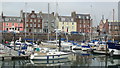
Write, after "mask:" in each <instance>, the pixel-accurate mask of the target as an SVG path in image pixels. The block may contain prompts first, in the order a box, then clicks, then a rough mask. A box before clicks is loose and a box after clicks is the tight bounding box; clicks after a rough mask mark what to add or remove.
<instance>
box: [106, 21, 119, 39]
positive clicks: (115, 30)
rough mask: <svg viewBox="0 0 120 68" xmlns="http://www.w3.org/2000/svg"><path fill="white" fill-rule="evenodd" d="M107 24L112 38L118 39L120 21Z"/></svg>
mask: <svg viewBox="0 0 120 68" xmlns="http://www.w3.org/2000/svg"><path fill="white" fill-rule="evenodd" d="M108 24H109V35H110V36H111V37H112V39H113V40H120V39H119V36H120V22H108Z"/></svg>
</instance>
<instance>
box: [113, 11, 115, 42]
mask: <svg viewBox="0 0 120 68" xmlns="http://www.w3.org/2000/svg"><path fill="white" fill-rule="evenodd" d="M114 13H115V11H114V9H113V23H114ZM114 35H115V34H114ZM114 35H113V41H114V39H115V37H114Z"/></svg>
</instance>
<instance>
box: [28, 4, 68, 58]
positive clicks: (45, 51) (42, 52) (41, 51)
mask: <svg viewBox="0 0 120 68" xmlns="http://www.w3.org/2000/svg"><path fill="white" fill-rule="evenodd" d="M48 21H49V3H48ZM48 24H49V23H48ZM48 28H49V27H48ZM48 31H49V29H48ZM48 40H49V32H48ZM59 42H60V41H59ZM69 54H70V53H65V52H61V51H58V49H53V50H50V49H49V48H39V47H38V48H35V51H34V52H33V53H32V54H31V55H30V59H32V60H38V59H39V60H54V59H65V58H68V56H69Z"/></svg>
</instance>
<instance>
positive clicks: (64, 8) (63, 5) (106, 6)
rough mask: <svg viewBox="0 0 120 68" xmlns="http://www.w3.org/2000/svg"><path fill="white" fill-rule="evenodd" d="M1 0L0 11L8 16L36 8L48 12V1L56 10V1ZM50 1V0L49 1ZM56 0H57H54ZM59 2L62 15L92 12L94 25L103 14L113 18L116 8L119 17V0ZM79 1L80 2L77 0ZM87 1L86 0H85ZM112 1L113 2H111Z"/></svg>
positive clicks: (51, 8)
mask: <svg viewBox="0 0 120 68" xmlns="http://www.w3.org/2000/svg"><path fill="white" fill-rule="evenodd" d="M3 1H7V0H3ZM3 1H2V2H0V5H1V6H0V12H2V11H3V12H4V15H7V16H11V15H12V16H20V10H24V11H25V10H26V11H27V12H31V11H32V10H35V11H36V12H39V11H42V12H45V13H47V12H48V2H49V3H50V13H51V12H56V2H50V0H44V1H46V2H42V1H41V2H39V1H38V2H31V1H32V0H31V1H30V2H26V3H27V5H26V6H25V2H24V1H23V2H12V1H11V2H3ZM17 1H19V0H17ZM47 1H48V2H47ZM54 1H56V0H54ZM62 1H63V2H59V0H57V2H58V7H57V10H58V13H59V14H60V15H68V16H70V14H71V12H72V11H76V13H78V14H80V13H90V14H91V16H92V18H93V23H94V25H97V24H98V23H99V22H100V20H101V17H102V15H104V19H109V20H112V17H113V16H112V14H113V13H112V12H113V11H112V10H113V9H115V19H116V20H117V17H118V0H114V2H112V0H109V2H104V1H105V0H104V1H103V2H94V1H95V0H89V1H90V2H87V1H88V0H87V1H86V2H82V1H83V0H80V1H81V2H80V1H78V0H74V1H75V2H71V1H73V0H70V1H69V2H67V1H66V2H64V0H62ZM77 1H78V2H77ZM84 1H85V0H84ZM96 1H97V0H96ZM110 1H111V2H110Z"/></svg>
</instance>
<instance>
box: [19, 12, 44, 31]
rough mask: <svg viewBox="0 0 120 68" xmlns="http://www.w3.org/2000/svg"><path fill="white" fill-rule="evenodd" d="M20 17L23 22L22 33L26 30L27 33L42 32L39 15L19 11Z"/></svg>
mask: <svg viewBox="0 0 120 68" xmlns="http://www.w3.org/2000/svg"><path fill="white" fill-rule="evenodd" d="M25 15H26V16H25ZM21 17H22V19H23V21H24V31H25V29H26V32H28V33H31V32H37V33H39V32H42V18H41V15H40V14H38V13H35V11H32V12H31V13H26V14H25V12H23V11H21ZM25 17H26V18H25Z"/></svg>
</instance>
